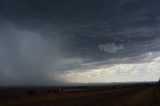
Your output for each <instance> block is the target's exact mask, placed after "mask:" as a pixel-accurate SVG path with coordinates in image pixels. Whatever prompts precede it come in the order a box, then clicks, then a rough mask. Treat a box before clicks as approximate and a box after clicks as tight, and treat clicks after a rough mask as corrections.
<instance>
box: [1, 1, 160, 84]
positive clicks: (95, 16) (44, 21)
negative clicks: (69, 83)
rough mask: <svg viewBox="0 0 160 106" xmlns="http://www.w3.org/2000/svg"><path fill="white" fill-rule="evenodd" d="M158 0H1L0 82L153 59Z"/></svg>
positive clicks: (40, 79) (43, 79) (49, 78)
mask: <svg viewBox="0 0 160 106" xmlns="http://www.w3.org/2000/svg"><path fill="white" fill-rule="evenodd" d="M159 3H160V1H159V0H152V1H146V0H141V1H138V0H114V1H109V0H101V1H98V0H80V1H75V0H67V1H64V0H1V1H0V23H1V24H0V58H1V60H0V85H10V84H24V85H25V84H47V83H53V84H55V83H59V82H58V81H57V80H56V78H55V76H56V75H57V74H59V73H63V72H68V71H70V70H72V71H73V70H75V71H76V70H77V69H78V70H81V71H85V70H88V69H93V68H97V67H101V66H103V65H107V66H108V67H111V66H112V65H114V64H119V63H121V64H122V63H124V64H133V63H134V64H135V63H146V62H150V61H152V60H153V59H154V58H156V57H157V56H158V53H157V52H159V51H160V46H159V45H160V43H159V40H160V24H159V23H160V20H159V17H160V14H159V9H160V6H159ZM149 53H152V56H151V55H148V54H149ZM156 53H157V54H156ZM146 56H148V57H147V58H146Z"/></svg>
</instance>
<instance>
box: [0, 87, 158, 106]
mask: <svg viewBox="0 0 160 106" xmlns="http://www.w3.org/2000/svg"><path fill="white" fill-rule="evenodd" d="M0 93H1V94H0V106H160V86H159V85H153V86H139V87H137V86H136V87H134V86H132V87H117V88H110V89H108V88H94V89H92V88H90V89H83V88H81V89H68V90H66V91H64V92H61V93H60V92H52V93H51V92H43V93H40V92H39V93H33V92H32V93H31V94H26V93H20V94H18V93H15V94H11V93H8V92H4V91H3V92H2V91H1V92H0ZM7 93H8V94H7Z"/></svg>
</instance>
